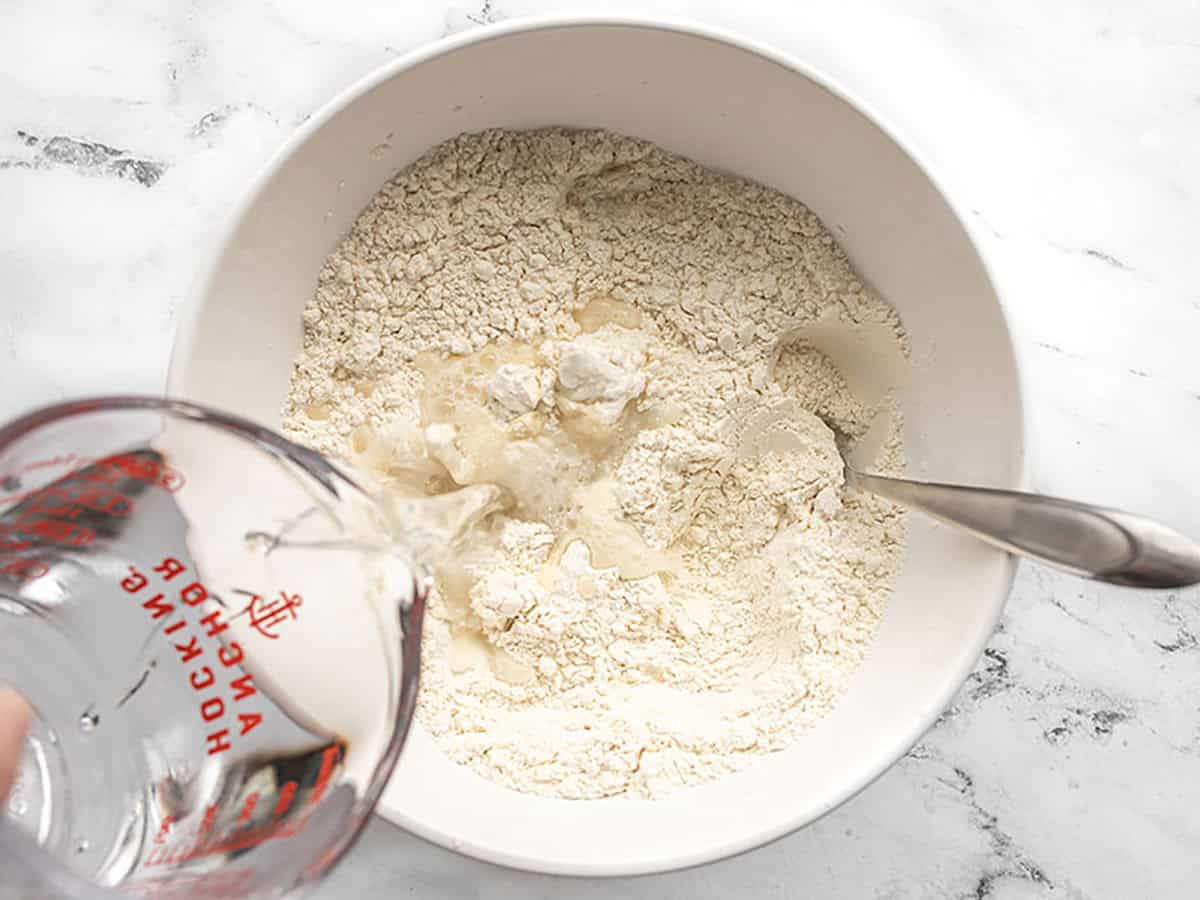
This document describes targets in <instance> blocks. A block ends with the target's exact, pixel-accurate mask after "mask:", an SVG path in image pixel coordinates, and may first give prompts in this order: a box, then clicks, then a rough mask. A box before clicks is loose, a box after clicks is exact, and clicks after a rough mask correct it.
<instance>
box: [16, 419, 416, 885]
mask: <svg viewBox="0 0 1200 900" xmlns="http://www.w3.org/2000/svg"><path fill="white" fill-rule="evenodd" d="M394 524H395V523H394V520H393V518H392V515H391V514H390V513H389V512H388V511H387V510H386V509H385V508H384V507H383V506H382V505H381V504H379V503H378V502H376V500H375V499H374V498H373V497H372V496H371V495H369V494H368V493H366V492H365V491H364V490H362V489H361V488H360V487H359V486H358V485H357V484H356V483H355V482H354V481H352V480H351V479H350V478H349V477H347V476H346V475H345V474H343V473H342V472H340V471H339V470H338V469H337V468H335V467H334V466H332V465H331V464H330V463H329V462H328V461H326V460H325V459H324V458H323V457H321V456H320V455H318V454H315V453H313V452H311V451H309V450H306V449H305V448H303V447H300V446H297V445H295V444H293V443H291V442H289V441H287V440H285V439H284V438H282V437H280V436H278V435H276V434H273V433H272V432H269V431H267V430H265V429H262V428H260V427H258V426H256V425H254V424H252V423H250V422H248V421H245V420H242V419H239V418H236V417H233V416H228V415H225V414H222V413H219V412H216V411H213V410H209V409H206V408H203V407H200V406H196V405H193V404H190V403H183V402H178V401H172V400H163V399H152V398H135V397H113V398H101V399H95V400H87V401H80V402H75V403H66V404H62V405H58V406H53V407H49V408H46V409H42V410H39V411H37V412H34V413H32V414H30V415H27V416H25V417H23V418H21V419H18V420H17V421H14V422H12V423H10V424H8V425H7V426H4V427H2V428H0V683H9V684H11V685H12V686H13V687H15V688H16V689H17V690H19V691H20V692H21V693H22V694H23V695H24V696H25V697H26V698H27V699H28V701H29V702H30V704H31V705H32V707H33V711H34V722H33V727H32V730H31V732H30V735H29V738H28V740H27V741H26V747H25V752H24V759H23V761H22V765H21V768H20V770H19V773H18V777H17V780H16V782H15V784H14V788H13V790H12V791H11V793H10V795H9V798H8V800H7V815H6V816H0V897H9V896H11V897H82V898H92V897H95V898H103V897H117V896H138V897H188V898H201V897H254V898H276V897H284V896H290V895H292V894H293V893H294V892H296V891H298V890H300V889H302V888H303V887H304V886H305V885H309V884H311V883H313V882H315V881H316V880H318V879H320V878H321V876H322V875H323V874H324V873H325V872H326V871H327V870H328V869H329V867H330V866H331V865H332V864H333V863H334V862H335V861H336V860H337V859H338V858H339V857H340V856H341V855H342V853H344V852H345V850H346V849H347V848H348V847H349V846H350V844H351V843H352V842H353V841H354V839H355V837H356V836H357V834H358V832H359V830H360V829H361V827H362V826H363V824H365V822H366V819H367V817H368V816H369V814H370V812H371V810H372V808H373V807H374V805H375V802H376V800H377V799H378V797H379V794H380V792H381V791H382V789H383V785H384V782H385V781H386V779H387V777H388V775H389V774H390V773H391V770H392V768H393V766H394V764H395V762H396V759H397V756H398V754H399V752H400V748H401V745H402V744H403V742H404V737H405V734H406V731H407V728H408V723H409V720H410V719H411V716H412V711H413V705H414V702H415V698H416V682H417V670H418V641H419V635H420V624H421V615H422V611H423V601H424V595H425V590H426V586H425V582H424V579H423V577H422V576H421V575H420V574H419V571H418V569H417V567H416V566H414V565H412V564H410V562H409V560H408V559H407V558H406V557H405V556H404V555H403V554H402V553H400V552H398V550H397V549H396V547H395V546H394V544H393V541H392V540H391V536H392V535H393V534H396V533H397V531H396V529H395V528H394V527H393V525H394Z"/></svg>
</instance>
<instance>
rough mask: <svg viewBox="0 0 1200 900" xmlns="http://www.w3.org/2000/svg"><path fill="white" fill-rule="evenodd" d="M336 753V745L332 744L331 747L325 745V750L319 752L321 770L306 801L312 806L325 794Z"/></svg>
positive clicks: (337, 751) (336, 756)
mask: <svg viewBox="0 0 1200 900" xmlns="http://www.w3.org/2000/svg"><path fill="white" fill-rule="evenodd" d="M338 753H339V750H338V747H337V745H336V744H334V745H333V746H331V747H326V748H325V752H324V753H322V754H321V771H320V772H318V773H317V781H316V784H314V785H313V792H312V797H310V798H309V801H308V802H309V803H310V804H311V805H312V806H316V805H317V804H318V803H320V802H321V798H322V797H324V796H325V788H327V787H329V776H330V775H332V774H333V764H334V763H336V762H337V758H338Z"/></svg>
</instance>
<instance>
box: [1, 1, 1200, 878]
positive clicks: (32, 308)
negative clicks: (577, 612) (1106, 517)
mask: <svg viewBox="0 0 1200 900" xmlns="http://www.w3.org/2000/svg"><path fill="white" fill-rule="evenodd" d="M1151 7H1153V8H1151ZM627 8H628V7H627ZM636 8H637V9H638V10H640V11H641V12H642V13H644V14H655V13H659V14H664V15H673V16H686V17H694V18H697V19H700V20H703V21H706V22H709V23H713V24H717V25H721V26H723V27H727V28H730V29H733V30H737V31H741V32H744V33H746V34H749V35H751V36H754V37H758V38H760V39H763V40H768V41H770V42H772V43H774V44H775V45H777V46H778V47H781V48H782V49H784V50H787V51H790V52H792V53H794V54H796V55H797V56H799V57H801V58H804V59H807V60H809V61H810V62H812V63H814V64H816V65H818V66H819V67H821V68H822V69H824V70H825V71H826V72H828V73H830V74H831V75H833V76H834V77H835V78H837V79H839V80H841V81H842V82H843V83H844V84H846V85H847V86H849V87H850V88H852V89H853V90H855V91H856V92H858V93H860V94H861V95H863V96H865V97H867V98H869V99H870V101H871V102H873V104H874V106H875V107H876V108H877V109H879V110H880V111H881V112H882V113H883V114H884V115H885V116H886V117H887V118H888V119H889V120H890V121H891V122H892V123H893V124H894V125H895V126H896V127H897V129H898V130H899V131H900V132H901V134H902V135H903V136H905V137H906V138H907V139H909V140H910V141H911V142H912V143H913V144H914V145H915V146H916V147H917V148H918V149H919V151H920V152H921V153H922V154H923V155H924V157H925V158H926V159H927V160H928V161H929V162H930V163H931V164H932V166H933V168H934V169H935V171H937V172H938V174H939V175H940V176H941V178H942V179H943V180H944V182H945V184H946V185H947V186H948V187H949V188H950V189H951V191H952V192H953V193H954V194H955V195H956V196H957V197H958V198H960V199H961V200H962V202H963V205H964V206H965V207H966V208H969V209H970V210H971V215H972V216H974V217H975V218H976V221H977V223H978V224H979V225H980V226H981V228H980V232H981V234H982V235H983V238H984V241H985V248H984V249H985V250H986V252H987V254H988V256H989V258H990V260H991V262H992V263H993V265H994V268H995V271H996V273H997V274H998V276H999V278H1000V280H1001V282H1002V287H1003V288H1004V290H1005V292H1006V294H1007V298H1008V300H1009V302H1010V304H1011V309H1010V311H1011V315H1012V319H1013V322H1014V323H1015V326H1016V329H1017V334H1018V338H1019V348H1020V351H1021V354H1022V357H1023V362H1024V364H1025V367H1026V371H1027V374H1028V386H1029V388H1030V393H1029V398H1028V400H1029V403H1030V406H1031V409H1032V415H1033V422H1034V427H1035V431H1034V434H1033V442H1032V448H1031V449H1032V460H1033V471H1034V484H1035V487H1037V488H1039V489H1042V490H1046V491H1052V492H1058V493H1063V494H1067V495H1075V496H1079V497H1084V498H1090V499H1094V500H1097V501H1103V502H1107V503H1111V504H1115V505H1124V506H1128V507H1131V508H1135V509H1138V510H1141V511H1144V512H1147V513H1151V514H1154V515H1157V516H1159V517H1161V518H1163V519H1165V520H1167V521H1169V522H1172V523H1174V524H1175V525H1177V526H1179V527H1181V528H1184V529H1187V530H1190V531H1191V532H1193V533H1200V478H1197V477H1196V474H1197V472H1198V471H1200V462H1197V456H1196V453H1195V449H1194V442H1195V441H1196V440H1197V438H1198V437H1200V366H1197V365H1196V361H1195V360H1196V347H1197V345H1198V342H1197V336H1198V335H1200V253H1198V252H1197V249H1196V248H1197V237H1198V235H1200V229H1198V226H1197V209H1198V208H1200V166H1197V165H1196V160H1197V155H1196V153H1197V150H1196V148H1197V146H1200V5H1198V4H1197V2H1196V0H1157V2H1155V3H1153V4H1150V5H1147V4H1141V5H1140V6H1138V5H1135V4H1113V3H1107V2H1100V0H1062V2H1058V3H1053V4H1048V3H1044V2H1042V0H1009V2H1007V3H1004V4H978V3H969V2H966V0H962V2H959V3H952V2H945V0H903V2H896V0H892V2H888V0H852V2H844V0H808V2H806V3H804V4H795V3H789V2H786V0H776V2H767V0H740V2H738V3H724V2H720V0H641V2H639V3H637V4H636ZM616 9H617V7H615V6H614V5H612V4H603V3H590V4H588V3H577V2H568V0H494V2H490V3H488V2H484V3H482V4H479V3H460V2H451V0H422V2H416V0H408V2H392V3H379V2H373V0H339V2H336V3H333V2H317V0H306V2H299V0H286V2H285V0H274V2H268V0H204V2H201V0H191V2H183V0H179V2H171V3H162V2H157V0H141V2H134V0H126V2H122V3H119V4H113V3H107V2H101V0H77V2H58V0H8V2H6V3H4V4H3V5H2V6H0V298H2V299H0V323H2V328H0V358H2V359H3V363H2V368H0V372H2V373H3V386H4V390H3V393H2V395H0V415H11V414H13V413H16V412H18V411H19V410H22V409H25V408H27V407H29V406H32V405H33V404H36V403H39V402H43V401H48V400H52V399H55V398H59V397H63V396H67V395H71V394H80V393H85V392H99V391H118V390H127V389H139V390H147V391H152V390H158V389H160V388H161V385H162V381H163V376H164V367H165V362H166V359H167V354H168V350H169V347H170V342H171V336H172V331H173V328H174V326H175V321H176V317H177V315H178V312H179V307H180V304H181V302H182V299H183V297H184V295H185V292H186V290H187V287H188V284H189V282H190V280H191V278H192V277H193V274H194V272H195V269H196V266H197V264H198V260H199V259H200V258H201V256H202V254H203V252H204V250H205V249H206V245H207V242H208V241H210V240H211V238H212V235H213V234H214V230H215V229H216V227H217V225H218V223H219V221H220V220H221V218H222V216H223V215H224V214H225V213H226V212H227V210H228V209H229V206H230V204H231V203H232V201H233V200H234V198H236V197H237V196H238V194H239V192H240V191H241V190H242V189H243V187H244V185H245V184H246V181H247V179H248V178H249V177H250V175H251V174H252V173H253V172H254V171H255V169H256V168H257V167H258V166H259V165H260V164H261V163H262V161H263V160H264V158H265V157H266V156H267V154H268V153H269V152H270V151H271V150H272V149H273V148H274V147H275V146H276V145H277V144H278V143H279V142H280V141H281V140H282V139H283V138H284V137H285V136H286V135H287V134H288V132H289V131H290V130H291V129H292V128H294V127H295V126H296V125H297V124H298V123H299V122H300V121H301V120H303V119H304V117H305V116H307V115H308V114H309V113H310V112H312V111H313V110H314V109H316V108H317V107H318V106H319V105H320V104H321V103H323V102H324V101H325V100H326V99H328V98H329V97H330V96H331V95H332V94H333V93H334V92H336V91H337V90H338V89H340V88H341V87H343V86H345V85H346V84H347V83H349V82H350V81H351V80H353V79H355V78H356V77H358V76H359V75H362V74H363V73H365V72H367V71H369V70H370V69H372V68H373V67H375V66H377V65H378V64H380V63H382V62H384V61H385V60H387V59H390V58H392V57H394V56H396V55H398V54H400V53H403V52H404V51H406V50H409V49H411V48H413V47H416V46H418V45H421V44H424V43H426V42H428V41H431V40H434V39H436V38H438V37H440V36H442V35H444V34H446V33H448V32H453V31H458V30H461V29H463V28H469V27H474V26H475V25H476V24H477V23H479V22H483V21H485V20H489V19H491V20H496V19H502V18H505V19H506V18H511V17H514V16H518V15H525V14H530V13H542V12H562V11H583V10H590V11H600V10H604V11H614V10H616ZM113 148H120V151H119V152H117V150H115V149H113ZM1198 809H1200V595H1198V594H1197V593H1196V592H1195V591H1188V592H1181V593H1178V594H1167V595H1149V594H1138V593H1131V592H1120V591H1117V590H1114V589H1108V588H1102V587H1097V586H1094V585H1090V584H1084V583H1081V582H1078V581H1075V580H1072V579H1070V578H1067V577H1065V576H1059V575H1057V574H1053V573H1050V572H1048V571H1046V570H1043V569H1039V568H1034V567H1022V569H1021V572H1020V576H1019V578H1018V582H1017V587H1016V590H1015V591H1014V594H1013V597H1012V600H1011V602H1010V604H1009V607H1008V611H1007V614H1006V616H1005V618H1004V622H1003V624H1002V627H1001V628H1000V630H999V631H998V632H997V634H996V635H995V637H994V638H993V640H992V642H991V646H990V648H989V650H988V652H987V656H986V658H985V659H984V660H983V661H982V663H981V665H980V666H979V668H978V670H977V672H976V673H975V675H974V676H972V678H971V680H970V682H969V683H968V684H967V686H966V687H965V688H964V690H963V691H962V693H961V694H960V696H959V697H958V699H957V700H956V702H955V704H954V706H953V708H952V709H951V710H950V711H949V712H948V713H947V714H946V716H944V717H943V719H942V721H941V723H940V724H939V725H938V726H937V727H936V728H935V729H934V730H933V731H932V732H931V733H930V734H929V735H927V736H926V738H925V739H924V740H923V741H922V742H921V744H920V745H919V746H918V747H917V748H916V749H915V750H914V751H913V752H912V754H910V756H909V757H908V758H906V759H905V760H903V761H902V762H901V763H900V764H899V765H898V766H896V767H895V769H893V770H892V771H891V772H889V773H888V774H887V775H885V776H884V777H883V778H882V779H880V781H879V782H877V783H876V784H875V785H873V786H872V787H871V788H869V789H868V790H867V791H865V792H864V793H863V794H862V795H860V796H859V797H858V798H856V799H855V800H853V801H852V802H850V803H849V804H847V805H846V806H845V807H843V808H841V809H839V810H837V811H836V812H835V813H833V814H832V815H830V816H828V817H827V818H825V819H824V820H822V821H821V822H819V823H818V824H816V825H815V826H813V827H811V828H809V829H807V830H805V831H803V832H801V833H798V834H796V835H793V836H792V837H789V838H787V839H785V840H782V841H780V842H778V843H776V844H774V845H772V846H770V847H767V848H765V849H762V850H759V851H757V852H754V853H750V854H747V855H745V856H742V857H740V858H738V859H735V860H730V861H726V862H723V863H720V864H716V865H711V866H707V867H704V868H701V869H696V870H693V871H689V872H683V873H677V874H672V875H666V876H658V877H653V878H645V879H639V880H633V881H630V880H623V881H609V882H602V881H565V880H560V879H552V878H545V877H534V876H528V875H523V874H520V873H514V872H509V871H505V870H501V869H497V868H493V867H490V866H486V865H483V864H479V863H475V862H472V861H470V860H466V859H462V858H459V857H457V856H455V855H453V854H451V853H448V852H445V851H442V850H439V849H436V848H432V847H429V846H426V845H424V844H422V843H421V842H419V841H417V840H415V839H413V838H411V837H408V836H406V835H404V834H403V833H401V832H399V831H397V830H396V829H394V828H392V827H390V826H388V825H386V824H383V823H381V822H377V823H375V824H374V825H373V826H372V827H371V828H370V829H369V831H368V833H367V835H366V837H365V839H364V840H363V842H362V843H361V844H360V845H359V846H358V848H356V849H355V851H354V852H353V854H352V856H351V857H350V858H349V860H348V861H347V862H346V863H345V864H344V865H343V866H342V867H341V868H340V870H339V871H337V872H336V873H335V875H334V876H333V877H332V878H331V880H330V881H329V882H328V883H327V884H326V885H325V886H324V887H323V888H322V889H321V890H320V891H319V896H321V897H327V898H333V897H351V896H353V897H363V898H373V897H379V898H382V897H394V896H420V897H451V898H468V897H471V898H476V897H480V898H504V900H509V898H512V900H516V898H537V897H562V898H575V900H594V898H609V897H611V898H616V897H628V898H663V897H666V898H689V900H690V898H694V900H707V898H714V900H715V898H726V897H755V898H758V897H763V898H766V897H799V896H804V897H807V898H813V900H816V898H832V897H867V898H879V900H882V898H910V897H911V898H926V897H965V898H995V900H1001V898H1042V897H1045V898H1071V900H1076V898H1088V900H1097V898H1130V897H1155V898H1181V900H1182V898H1190V897H1195V896H1197V895H1198V893H1200V855H1198V848H1200V813H1198V812H1197V810H1198Z"/></svg>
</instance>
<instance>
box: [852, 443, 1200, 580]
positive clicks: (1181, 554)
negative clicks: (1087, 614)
mask: <svg viewBox="0 0 1200 900" xmlns="http://www.w3.org/2000/svg"><path fill="white" fill-rule="evenodd" d="M844 456H845V454H843V457H844ZM846 481H847V483H848V484H851V485H855V486H857V487H860V488H862V489H864V490H867V491H870V492H871V493H873V494H878V495H879V496H881V497H886V498H887V499H889V500H893V501H895V502H896V503H900V504H903V505H904V506H909V507H912V508H914V509H919V510H921V511H922V512H924V513H927V514H929V515H931V516H933V517H934V518H935V519H940V520H942V521H944V522H949V523H951V524H953V525H957V526H959V527H960V528H962V529H965V530H966V531H969V532H971V534H973V535H975V536H976V537H978V538H981V539H983V540H985V541H987V542H988V543H989V544H994V545H995V546H997V547H1000V548H1001V549H1003V550H1007V551H1008V552H1009V553H1015V554H1016V555H1017V556H1025V557H1028V558H1030V559H1035V560H1038V561H1039V562H1044V563H1049V564H1050V565H1052V566H1057V567H1058V568H1060V569H1066V570H1067V571H1068V572H1072V573H1073V574H1075V575H1082V576H1083V577H1085V578H1094V579H1096V580H1097V581H1107V582H1109V583H1110V584H1120V585H1125V586H1128V587H1141V588H1180V587H1187V586H1189V585H1193V584H1197V583H1200V543H1197V542H1196V541H1193V540H1192V539H1191V538H1188V537H1185V536H1184V535H1182V534H1180V533H1179V532H1178V531H1175V530H1174V529H1172V528H1168V527H1167V526H1165V525H1161V524H1159V523H1158V522H1155V521H1153V520H1151V519H1147V518H1145V517H1144V516H1138V515H1134V514H1133V513H1127V512H1122V511H1120V510H1116V509H1106V508H1104V507H1100V506H1091V505H1089V504H1087V503H1076V502H1074V501H1071V500H1060V499H1059V498H1057V497H1046V496H1043V495H1041V494H1024V493H1020V492H1019V491H1002V490H994V489H992V488H981V487H967V486H965V485H955V484H934V483H929V482H923V481H908V480H906V479H903V478H887V477H884V476H882V475H868V474H866V473H864V472H859V471H857V470H856V469H854V468H853V467H852V466H851V465H850V463H849V462H848V461H847V462H846Z"/></svg>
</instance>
